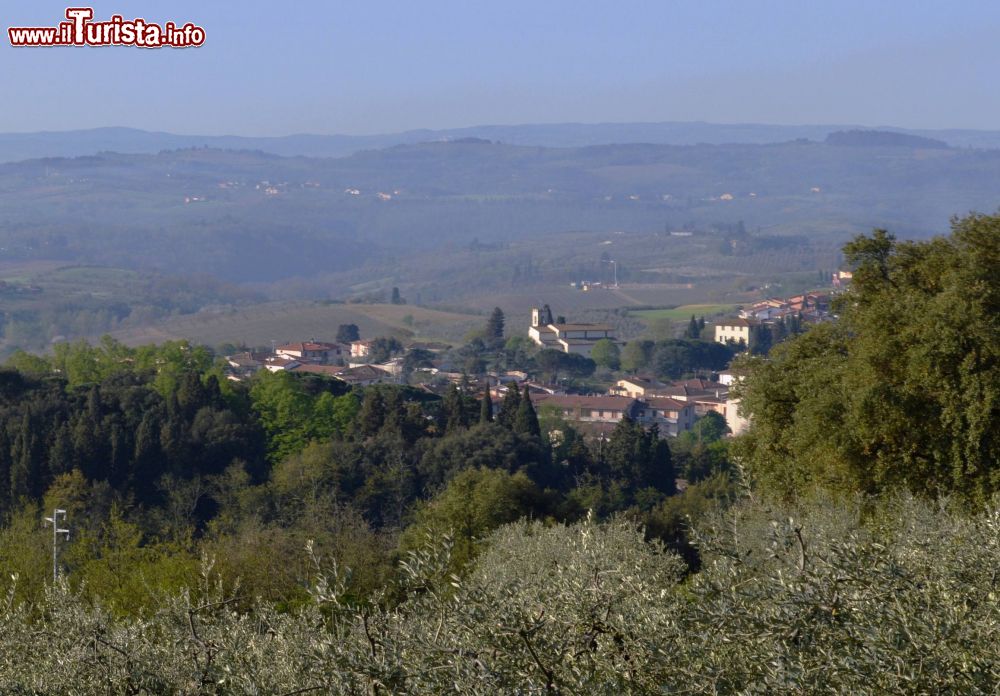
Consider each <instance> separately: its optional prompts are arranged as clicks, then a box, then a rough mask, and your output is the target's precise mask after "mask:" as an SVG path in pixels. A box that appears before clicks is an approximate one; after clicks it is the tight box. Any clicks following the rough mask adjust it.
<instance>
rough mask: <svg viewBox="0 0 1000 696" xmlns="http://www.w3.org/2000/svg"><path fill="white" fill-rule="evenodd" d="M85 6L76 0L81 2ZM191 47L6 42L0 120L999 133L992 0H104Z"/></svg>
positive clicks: (103, 7) (266, 128)
mask: <svg viewBox="0 0 1000 696" xmlns="http://www.w3.org/2000/svg"><path fill="white" fill-rule="evenodd" d="M81 4H82V3H81ZM93 8H94V13H95V18H96V19H99V20H102V19H108V18H109V17H110V16H111V15H113V14H120V15H123V16H124V17H125V18H126V19H132V18H134V17H143V18H145V19H146V20H148V21H153V22H160V23H165V22H167V21H173V22H175V23H177V24H183V23H184V22H188V21H191V22H194V23H195V24H198V25H200V26H202V27H204V28H205V31H206V34H207V40H206V42H205V45H204V46H202V47H199V48H190V49H183V50H174V49H157V50H148V49H139V48H132V47H104V48H93V47H60V48H13V47H11V46H10V44H9V42H8V41H7V37H6V29H7V28H8V27H11V26H50V25H52V26H54V25H56V24H57V23H58V22H59V21H61V20H64V12H65V9H66V5H65V3H55V2H51V1H49V0H4V4H3V9H2V10H0V17H2V23H3V25H4V26H3V29H4V35H3V37H2V44H0V61H2V68H0V94H3V95H4V99H3V100H2V103H3V106H2V108H0V132H14V131H16V132H25V131H38V130H71V129H78V128H95V127H102V126H129V127H134V128H142V129H146V130H160V131H169V132H173V133H186V134H201V135H223V134H232V135H247V136H266V135H286V134H292V133H322V134H333V133H344V134H373V133H387V132H396V131H402V130H409V129H415V128H435V129H436V128H454V127H462V126H473V125H483V124H517V123H559V122H585V123H596V122H637V121H644V122H652V121H710V122H717V123H778V124H859V125H867V126H878V125H891V126H898V127H905V128H973V129H1000V89H998V84H1000V80H998V78H997V69H998V67H1000V42H998V41H996V40H995V37H996V36H997V35H998V34H1000V2H996V0H954V1H953V2H928V1H926V0H906V1H905V2H902V1H898V0H882V1H880V0H864V1H857V0H835V1H823V2H818V1H816V2H814V1H812V0H791V1H789V0H738V1H721V0H651V1H649V2H639V1H636V0H606V1H604V2H593V1H591V0H531V1H522V0H505V1H504V2H482V1H480V0H460V1H459V0H455V1H453V0H443V1H438V0H424V1H423V2H414V1H413V0H409V1H406V2H395V1H393V2H389V1H385V0H354V1H353V2H345V1H342V0H323V1H322V2H320V1H314V0H294V2H287V3H281V2H273V1H269V2H263V1H259V0H245V1H244V2H238V3H237V2H229V1H223V0H212V1H210V2H205V1H204V0H201V1H199V2H194V1H191V0H172V1H171V2H169V3H165V2H162V1H161V2H153V1H152V0H146V1H145V2H143V1H139V0H105V1H103V2H101V3H100V4H97V5H94V6H93Z"/></svg>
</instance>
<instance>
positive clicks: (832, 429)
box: [738, 215, 1000, 504]
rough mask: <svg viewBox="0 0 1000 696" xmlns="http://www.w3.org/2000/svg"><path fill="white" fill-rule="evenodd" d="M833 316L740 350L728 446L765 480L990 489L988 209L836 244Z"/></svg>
mask: <svg viewBox="0 0 1000 696" xmlns="http://www.w3.org/2000/svg"><path fill="white" fill-rule="evenodd" d="M844 255H845V258H846V260H847V262H848V263H849V264H851V265H852V266H853V267H854V268H855V273H854V280H853V284H852V287H851V289H850V291H849V292H848V293H846V294H845V295H844V297H843V300H842V301H841V302H840V303H839V306H838V307H837V311H838V313H839V315H840V320H839V322H838V323H836V324H830V325H826V324H823V325H818V326H814V327H812V328H810V329H809V330H808V331H806V332H805V333H803V334H800V335H798V336H796V337H794V338H791V339H788V340H786V341H784V342H783V343H781V344H780V345H778V346H775V348H774V349H773V350H772V351H771V353H770V356H769V360H768V361H766V362H765V361H762V360H750V361H748V362H747V363H746V364H747V366H748V367H749V368H750V374H749V377H748V378H747V380H746V383H745V384H744V385H741V386H740V388H739V390H738V391H739V393H740V395H742V397H743V407H744V409H745V410H746V411H747V412H748V413H749V414H750V415H751V419H752V427H751V430H750V432H749V433H748V435H747V436H746V437H744V438H742V440H741V443H740V452H739V456H740V457H741V459H743V461H744V462H746V464H747V466H748V468H749V469H750V470H751V472H752V473H753V474H754V475H755V476H757V477H758V479H759V480H760V481H761V482H762V483H764V485H767V486H769V487H771V488H772V489H773V490H775V491H780V492H782V493H783V494H785V495H789V496H791V495H795V494H797V493H799V492H801V491H802V490H806V489H811V488H815V487H829V488H834V489H836V490H838V491H845V490H846V491H849V492H852V493H854V492H860V493H868V494H875V493H885V492H889V491H893V490H896V489H900V488H902V489H906V490H909V491H910V492H912V493H916V494H919V495H926V496H930V497H937V496H943V495H952V496H959V497H961V498H963V499H965V500H967V501H969V502H972V503H975V504H983V502H984V501H985V500H987V499H988V498H989V497H991V496H992V495H994V494H995V493H996V492H997V491H1000V475H998V471H1000V468H998V462H1000V389H998V387H997V385H1000V326H998V324H997V322H996V317H997V316H1000V281H998V278H997V268H998V267H1000V264H998V261H997V259H998V257H1000V217H998V216H984V215H972V216H970V217H967V218H964V219H961V220H956V221H955V222H954V223H953V228H952V235H951V236H950V237H948V238H943V237H939V238H935V239H932V240H929V241H925V242H896V241H895V239H894V238H893V237H892V235H890V234H888V233H886V232H884V231H882V230H876V231H875V232H874V233H873V234H872V235H871V236H870V237H868V236H859V237H856V238H855V239H854V240H853V241H852V242H850V243H849V244H847V245H846V246H845V247H844Z"/></svg>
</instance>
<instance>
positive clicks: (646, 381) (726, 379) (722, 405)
mask: <svg viewBox="0 0 1000 696" xmlns="http://www.w3.org/2000/svg"><path fill="white" fill-rule="evenodd" d="M733 379H734V377H733V375H732V373H725V372H724V373H721V374H720V375H719V376H718V379H717V380H706V379H686V380H679V381H675V382H661V381H659V380H657V379H656V378H654V377H650V376H630V377H625V378H622V379H620V380H618V381H617V382H616V383H615V385H614V386H612V387H611V388H610V389H609V390H608V392H607V393H606V394H592V395H586V396H579V395H573V394H561V393H552V392H551V390H548V389H545V388H543V387H536V386H535V385H531V384H529V391H530V392H532V401H533V402H534V404H535V406H536V408H538V409H539V411H540V412H544V410H545V409H555V411H556V412H557V413H558V415H560V416H561V417H562V418H564V419H565V420H567V421H571V422H573V423H574V424H576V425H577V427H579V428H580V429H581V430H582V431H583V432H584V433H585V434H587V435H590V436H594V437H601V436H607V435H608V434H610V432H611V430H613V429H614V427H615V426H616V425H617V424H618V423H619V422H620V421H621V420H622V419H623V418H625V417H626V416H627V417H629V418H631V419H632V420H634V421H636V422H638V423H641V424H643V425H645V426H647V427H651V426H654V425H655V426H657V428H658V430H659V432H660V435H661V436H662V437H677V436H678V435H680V434H681V433H683V432H685V431H687V430H691V428H692V427H693V426H694V424H695V421H696V420H697V419H698V418H700V417H702V416H704V415H706V414H707V413H709V412H710V411H711V412H714V413H718V414H719V415H720V416H722V417H723V418H724V419H725V420H726V425H727V426H728V427H729V430H730V432H732V433H733V434H734V435H738V434H740V433H741V432H743V431H744V430H745V429H746V427H747V421H746V420H745V419H744V418H743V417H742V416H740V415H739V412H738V406H739V403H738V401H736V400H734V399H731V398H730V395H729V385H730V384H732V381H733ZM495 391H496V395H495V398H494V401H495V402H498V401H497V400H498V399H500V398H502V396H503V393H502V392H503V391H504V390H503V389H502V388H498V389H496V390H495Z"/></svg>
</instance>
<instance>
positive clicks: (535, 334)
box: [528, 306, 616, 358]
mask: <svg viewBox="0 0 1000 696" xmlns="http://www.w3.org/2000/svg"><path fill="white" fill-rule="evenodd" d="M560 319H562V317H560ZM528 337H529V338H530V339H531V340H532V341H534V342H535V343H537V344H538V345H540V346H542V347H543V348H552V349H554V350H558V351H562V352H563V353H576V354H578V355H582V356H584V357H587V358H589V357H590V352H591V351H592V350H593V348H594V344H596V343H597V342H598V341H600V340H603V339H605V338H606V339H609V340H611V341H614V340H616V339H615V330H614V328H613V327H612V326H610V325H608V324H567V323H565V322H559V323H557V322H554V321H552V313H551V311H550V310H549V309H548V307H547V306H546V307H545V308H544V309H539V308H537V307H532V309H531V326H529V327H528Z"/></svg>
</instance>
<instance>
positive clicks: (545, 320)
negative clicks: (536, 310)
mask: <svg viewBox="0 0 1000 696" xmlns="http://www.w3.org/2000/svg"><path fill="white" fill-rule="evenodd" d="M541 321H542V325H543V326H545V325H547V324H554V323H555V322H554V321H553V319H552V309H551V308H549V306H548V305H547V304H546V305H542V311H541Z"/></svg>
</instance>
